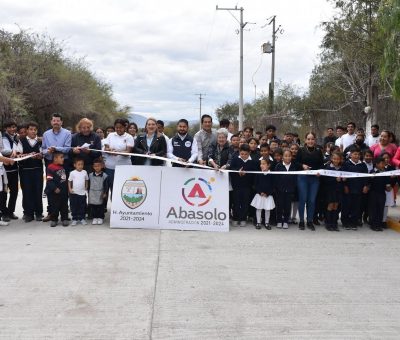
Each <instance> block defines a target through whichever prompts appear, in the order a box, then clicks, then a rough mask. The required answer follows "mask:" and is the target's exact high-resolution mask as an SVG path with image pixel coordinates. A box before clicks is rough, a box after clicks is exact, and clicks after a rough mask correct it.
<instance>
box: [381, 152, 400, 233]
mask: <svg viewBox="0 0 400 340" xmlns="http://www.w3.org/2000/svg"><path fill="white" fill-rule="evenodd" d="M381 157H382V158H383V160H384V161H385V171H392V170H396V169H395V167H394V166H393V165H391V163H390V155H389V153H387V152H383V153H382V154H381ZM388 178H389V183H390V188H391V190H387V191H386V199H385V209H384V210H383V219H382V222H383V227H384V228H386V222H387V214H388V210H389V207H392V206H393V205H394V194H393V189H394V187H395V185H396V183H397V176H388Z"/></svg>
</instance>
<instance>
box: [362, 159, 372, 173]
mask: <svg viewBox="0 0 400 340" xmlns="http://www.w3.org/2000/svg"><path fill="white" fill-rule="evenodd" d="M364 164H365V165H366V166H367V168H368V172H371V171H372V170H374V163H373V162H371V163H367V162H366V161H364Z"/></svg>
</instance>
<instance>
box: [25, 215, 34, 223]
mask: <svg viewBox="0 0 400 340" xmlns="http://www.w3.org/2000/svg"><path fill="white" fill-rule="evenodd" d="M24 221H25V223H29V222H32V221H33V216H28V215H25V218H24Z"/></svg>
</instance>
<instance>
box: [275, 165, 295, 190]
mask: <svg viewBox="0 0 400 340" xmlns="http://www.w3.org/2000/svg"><path fill="white" fill-rule="evenodd" d="M298 170H300V166H299V165H298V164H297V163H294V162H292V163H290V167H289V171H298ZM274 171H287V170H286V167H285V166H284V165H283V163H278V164H277V165H276V166H275V169H274ZM273 176H274V179H275V180H274V184H275V191H279V192H286V193H289V194H292V193H294V192H296V188H297V175H273Z"/></svg>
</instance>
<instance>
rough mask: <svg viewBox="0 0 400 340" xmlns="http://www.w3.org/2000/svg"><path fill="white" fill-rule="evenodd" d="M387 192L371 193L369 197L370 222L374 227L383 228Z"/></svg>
mask: <svg viewBox="0 0 400 340" xmlns="http://www.w3.org/2000/svg"><path fill="white" fill-rule="evenodd" d="M385 201H386V193H385V191H381V192H379V191H370V193H369V197H368V213H369V222H370V224H371V226H372V227H381V226H382V220H383V210H384V209H385Z"/></svg>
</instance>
